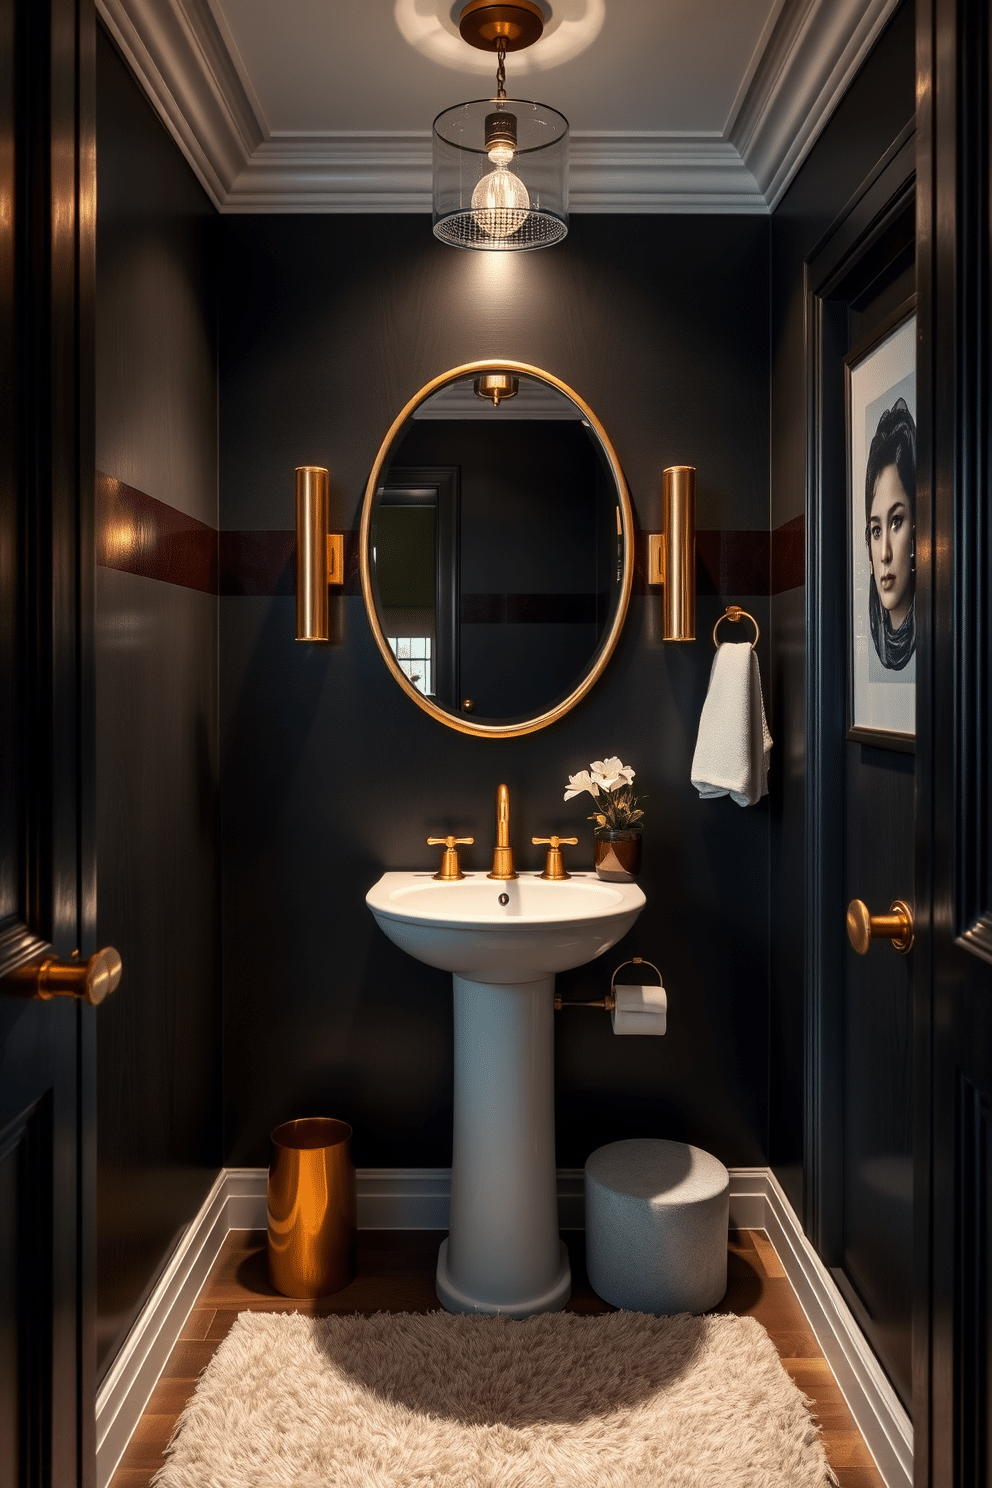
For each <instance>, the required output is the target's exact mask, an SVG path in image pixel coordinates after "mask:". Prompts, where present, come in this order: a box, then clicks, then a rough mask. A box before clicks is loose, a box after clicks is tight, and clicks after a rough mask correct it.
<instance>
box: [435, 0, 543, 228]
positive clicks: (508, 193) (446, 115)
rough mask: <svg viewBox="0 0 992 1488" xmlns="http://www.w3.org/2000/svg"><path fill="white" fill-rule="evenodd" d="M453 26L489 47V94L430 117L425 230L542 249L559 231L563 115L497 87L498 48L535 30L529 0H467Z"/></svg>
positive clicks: (537, 23) (502, 57)
mask: <svg viewBox="0 0 992 1488" xmlns="http://www.w3.org/2000/svg"><path fill="white" fill-rule="evenodd" d="M458 29H459V32H460V33H461V36H462V38H463V39H464V40H465V41H467V42H468V44H469V45H470V46H474V47H478V48H480V49H481V50H483V51H490V52H495V53H496V58H497V66H496V96H495V98H491V99H477V100H476V101H475V102H473V103H459V104H455V106H454V107H453V108H449V109H445V110H444V112H443V113H440V114H438V116H437V118H436V119H435V120H434V130H433V143H434V150H433V156H434V236H435V237H437V238H440V240H441V242H442V243H450V244H452V246H454V247H456V248H483V249H488V250H490V251H492V250H496V251H498V252H507V251H519V250H522V249H529V248H547V247H550V245H551V244H552V243H559V242H560V241H561V239H562V238H563V237H564V236H565V234H566V233H567V232H568V120H567V119H566V118H565V117H564V115H563V114H560V113H559V112H558V110H557V109H553V108H550V107H549V106H548V105H547V104H544V103H528V102H525V101H524V100H522V99H519V98H507V96H506V86H505V84H506V65H505V64H506V54H507V52H515V51H520V50H522V49H523V48H524V47H529V46H532V45H533V43H534V42H535V41H538V40H539V39H540V36H541V33H542V31H543V30H544V17H543V15H542V13H541V11H540V9H539V8H538V7H537V6H536V5H535V4H534V3H533V0H469V3H468V4H467V5H466V6H465V9H464V10H463V11H462V13H461V16H460V18H459V23H458Z"/></svg>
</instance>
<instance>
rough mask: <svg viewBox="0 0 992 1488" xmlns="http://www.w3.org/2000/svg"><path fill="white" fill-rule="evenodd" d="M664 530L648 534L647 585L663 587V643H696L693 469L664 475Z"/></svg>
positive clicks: (683, 467)
mask: <svg viewBox="0 0 992 1488" xmlns="http://www.w3.org/2000/svg"><path fill="white" fill-rule="evenodd" d="M664 482H665V530H664V532H649V533H648V583H649V584H660V585H663V586H664V590H665V594H664V600H663V609H664V616H663V622H662V639H663V640H666V641H694V640H695V639H696V467H695V466H694V465H669V467H668V469H667V470H666V471H665V473H664Z"/></svg>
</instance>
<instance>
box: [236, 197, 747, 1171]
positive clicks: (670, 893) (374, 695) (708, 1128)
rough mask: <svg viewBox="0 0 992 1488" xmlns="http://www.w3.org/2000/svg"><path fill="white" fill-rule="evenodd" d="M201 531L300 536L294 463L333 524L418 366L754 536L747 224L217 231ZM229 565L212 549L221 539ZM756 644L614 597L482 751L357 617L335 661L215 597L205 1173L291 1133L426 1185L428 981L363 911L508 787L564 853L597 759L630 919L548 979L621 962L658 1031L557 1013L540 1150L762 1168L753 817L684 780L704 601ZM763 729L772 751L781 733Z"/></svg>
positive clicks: (292, 226) (438, 1052) (583, 975)
mask: <svg viewBox="0 0 992 1488" xmlns="http://www.w3.org/2000/svg"><path fill="white" fill-rule="evenodd" d="M221 240H222V244H223V250H222V251H223V264H224V271H223V275H222V279H221V330H220V356H221V376H220V386H221V422H220V428H221V527H222V528H226V529H238V530H245V529H256V530H264V529H283V530H285V529H286V528H288V527H291V525H292V520H293V518H292V512H293V469H294V466H296V465H299V464H305V463H313V464H321V465H326V466H328V467H329V469H330V471H331V478H332V491H333V495H332V505H333V507H334V510H333V513H332V522H334V523H338V524H343V525H344V526H345V527H353V526H354V525H355V524H356V523H357V520H358V512H359V507H360V501H361V495H362V491H363V486H364V483H365V480H366V478H367V475H368V472H369V469H370V467H371V465H372V462H373V460H374V458H375V454H376V451H377V448H378V445H379V442H380V440H381V439H382V437H383V435H384V434H385V432H386V430H387V428H388V426H389V424H390V422H391V420H392V418H393V417H394V415H395V414H396V412H397V411H398V410H399V408H400V407H401V406H402V405H403V403H404V402H405V401H406V399H407V398H409V397H410V396H411V395H412V394H413V393H414V392H415V391H416V390H417V388H418V387H420V386H421V385H423V384H424V383H425V382H426V381H427V380H428V379H429V378H431V377H433V376H434V375H435V374H437V373H438V372H440V371H442V370H443V369H445V368H447V367H450V366H453V365H455V364H458V363H460V362H463V361H468V360H471V359H473V358H479V357H499V356H506V357H513V358H517V359H520V360H523V361H529V362H533V363H536V364H537V365H539V366H542V367H545V368H547V369H548V370H549V371H551V372H553V373H555V374H556V375H558V376H559V377H561V378H563V379H564V380H565V381H566V382H568V383H570V384H571V385H572V386H573V387H574V388H576V389H577V390H578V391H579V392H580V393H581V394H582V395H583V396H584V397H585V398H586V399H587V400H588V401H589V402H590V404H591V405H592V406H593V408H595V409H596V411H597V413H598V414H599V415H600V417H601V418H602V420H603V422H604V424H605V427H606V429H607V430H608V432H609V434H610V436H611V438H612V440H613V442H614V444H615V445H616V447H617V450H618V452H619V456H620V459H621V461H622V463H623V465H624V468H625V470H626V474H627V477H628V480H629V482H630V486H631V490H632V495H633V500H634V504H635V508H636V510H637V514H638V518H639V520H640V523H641V525H642V526H643V527H645V528H648V529H651V528H654V529H657V528H658V527H660V526H661V511H660V478H661V472H662V470H663V468H664V466H666V465H668V464H672V463H692V464H695V465H697V466H698V469H699V524H700V526H701V527H704V528H725V529H748V528H750V529H761V530H764V531H767V518H768V509H769V492H768V455H769V451H768V375H769V366H768V313H769V306H768V265H769V260H768V254H769V224H768V221H767V220H765V219H760V218H750V219H735V218H729V217H708V218H686V217H682V218H680V217H635V218H631V219H626V220H624V219H616V218H612V219H611V218H606V217H577V218H574V219H573V222H572V228H571V232H570V235H569V237H568V239H567V241H566V242H565V244H564V245H563V246H562V247H560V248H556V249H554V250H552V251H549V252H546V253H535V254H521V255H506V256H505V257H500V256H498V255H486V254H473V253H458V252H455V251H453V250H451V249H448V248H444V247H441V246H440V245H438V244H436V243H435V242H434V240H433V238H432V236H431V232H430V224H429V222H428V221H427V220H426V219H425V218H421V217H396V218H392V219H382V218H379V219H377V218H374V217H370V218H366V219H363V218H360V217H313V218H308V217H303V216H296V217H289V218H282V219H280V218H278V217H273V216H264V217H257V218H249V217H228V218H224V219H222V222H221ZM222 551H223V545H222ZM730 599H734V600H739V601H741V602H742V603H744V604H746V605H748V607H749V608H752V609H753V610H754V612H755V614H756V615H757V617H758V619H759V622H760V623H761V624H762V627H764V625H765V622H766V620H767V614H768V602H767V598H762V597H760V596H759V597H757V598H755V597H752V596H750V595H748V594H740V593H736V594H727V595H725V596H721V597H720V598H717V597H714V596H713V595H710V596H709V597H704V598H703V599H701V601H700V605H699V618H698V634H699V636H700V639H699V641H698V642H697V643H696V644H695V645H686V646H677V645H667V646H666V645H663V644H662V643H661V642H660V641H659V640H658V634H659V613H658V603H659V602H658V600H657V598H656V597H654V596H651V597H650V598H643V597H642V598H635V600H634V601H633V603H632V606H631V610H630V615H629V619H628V622H627V625H626V628H625V631H624V635H623V637H622V640H621V644H620V646H619V649H618V652H617V654H616V655H615V657H614V659H613V661H612V662H611V665H610V667H609V670H608V672H607V674H606V675H605V677H604V678H603V679H602V680H601V681H600V683H599V685H598V686H597V687H596V688H595V689H594V690H593V692H592V694H591V695H590V696H589V698H588V699H586V700H585V701H584V702H583V703H582V704H581V705H580V706H579V707H578V708H577V709H576V710H575V711H574V712H573V713H572V714H571V715H569V717H568V718H566V719H564V720H563V721H562V722H561V723H559V724H557V725H555V726H554V727H552V728H550V729H547V730H545V731H543V732H540V733H537V734H533V735H529V736H527V737H525V738H521V739H516V740H508V741H502V742H496V741H482V740H478V739H473V738H469V737H466V736H464V735H460V734H457V733H454V732H453V731H451V730H449V729H446V728H443V727H442V726H440V725H438V724H436V723H435V722H433V721H432V720H431V719H429V718H427V717H426V716H425V715H424V714H423V713H421V712H420V710H419V709H417V708H416V707H415V706H414V705H413V704H412V703H410V702H409V701H408V700H407V699H406V698H405V697H404V696H403V695H402V693H401V692H400V691H399V689H398V688H397V687H396V685H395V684H394V683H393V682H392V680H391V679H390V677H389V675H388V674H387V672H386V670H385V667H384V666H383V663H382V661H381V660H380V658H379V656H378V653H377V652H376V650H375V647H374V645H373V642H372V638H371V635H370V633H369V629H368V625H367V623H366V619H365V614H364V607H363V604H362V601H361V599H360V598H359V597H336V598H335V600H334V605H335V607H336V609H337V611H338V617H337V618H338V622H339V624H340V637H339V642H338V644H336V645H331V646H325V647H313V646H305V645H298V644H297V643H296V642H295V640H294V638H293V636H294V606H293V600H292V598H291V597H290V596H289V595H288V594H283V595H281V596H271V595H265V594H263V595H258V594H256V595H255V596H254V597H244V596H243V595H241V596H238V597H228V598H223V599H222V601H221V669H220V681H221V780H222V844H223V846H222V853H223V873H222V881H223V967H224V1020H225V1050H224V1057H225V1076H224V1092H225V1107H226V1114H225V1160H226V1161H227V1162H229V1163H232V1164H240V1163H259V1162H264V1161H265V1160H266V1158H267V1151H268V1149H267V1136H268V1133H269V1130H270V1129H271V1127H272V1126H273V1125H274V1124H275V1123H276V1122H278V1121H281V1120H283V1119H286V1118H289V1117H294V1116H301V1115H306V1114H309V1113H317V1112H327V1113H330V1114H334V1115H337V1116H341V1117H345V1118H347V1119H348V1120H349V1121H351V1122H352V1123H353V1124H354V1128H355V1142H354V1153H355V1158H356V1161H357V1162H358V1163H359V1164H362V1165H370V1166H390V1165H396V1166H406V1165H410V1166H416V1165H425V1166H430V1165H443V1164H447V1163H448V1162H450V1157H451V1149H450V1130H451V993H450V980H449V978H448V977H447V976H445V975H444V974H442V973H440V972H436V971H433V970H431V969H429V968H427V967H425V966H421V965H420V964H418V963H416V962H414V961H412V960H410V959H409V958H407V957H406V956H404V955H403V954H402V953H401V952H400V951H398V950H396V949H395V948H394V947H393V946H392V945H391V944H390V943H389V942H388V941H387V940H386V939H385V938H384V937H383V936H382V935H381V934H380V932H379V931H378V930H377V929H376V927H375V926H374V924H373V921H372V919H371V916H370V915H369V913H368V911H367V909H366V907H365V904H364V895H365V892H366V890H367V888H368V887H369V885H370V884H371V883H373V882H374V881H375V879H376V878H378V876H379V875H380V873H382V872H383V870H384V869H387V868H401V867H422V866H426V865H428V864H430V863H432V862H433V859H434V856H435V850H434V849H428V848H427V847H426V846H425V844H424V839H425V837H427V836H428V835H429V834H437V833H438V832H441V831H444V830H451V829H454V828H457V829H458V832H459V835H469V834H471V835H474V836H475V837H476V839H477V846H476V847H475V849H473V850H471V851H470V852H469V855H468V859H467V861H468V865H469V866H470V867H473V868H482V867H484V866H488V864H487V854H489V853H490V852H491V847H492V842H493V837H494V798H495V790H496V786H497V784H498V783H499V782H500V781H502V780H505V781H506V782H507V783H508V784H509V787H510V792H511V802H512V822H513V840H514V842H515V844H516V846H517V848H518V851H519V858H520V861H521V862H522V864H523V865H524V866H536V865H538V863H539V858H538V855H537V854H538V851H539V850H537V849H534V848H531V847H530V846H524V844H525V843H528V844H529V839H530V837H531V836H532V835H547V833H548V832H549V831H563V830H565V831H567V832H568V833H569V835H571V833H572V832H573V831H574V830H578V832H579V834H580V836H581V838H582V844H581V846H580V847H579V848H577V849H575V850H574V855H573V861H574V862H575V863H576V864H577V865H578V866H588V865H589V864H590V861H591V828H590V826H589V824H588V823H586V822H585V821H584V816H585V808H584V807H583V805H582V803H581V802H580V801H573V802H569V803H568V804H567V805H565V804H564V803H563V801H562V794H563V789H564V784H565V780H566V776H567V774H568V773H569V772H574V771H575V770H577V769H579V768H582V767H585V766H587V765H588V763H589V761H590V760H592V759H596V758H599V757H602V756H603V755H604V754H612V753H617V754H620V755H621V756H622V757H623V759H624V760H625V761H626V762H628V763H630V764H632V765H633V766H634V767H635V769H636V770H637V772H638V784H639V785H640V786H641V787H642V788H643V790H644V791H645V792H646V794H647V795H648V797H649V800H648V802H647V803H646V804H647V835H646V848H645V873H644V879H643V883H644V888H645V891H646V893H647V897H648V907H647V909H646V910H645V911H644V913H643V915H642V916H641V919H640V921H639V923H638V924H637V926H636V927H635V929H634V930H633V932H632V933H631V934H630V936H629V937H628V938H627V940H626V941H625V942H624V943H623V944H622V945H620V946H619V947H617V948H616V949H615V950H614V951H612V952H610V953H609V954H608V955H607V956H605V957H604V958H603V959H602V960H601V961H600V962H599V963H596V964H594V965H592V966H590V967H588V968H586V969H583V970H580V971H577V972H575V973H571V974H569V975H567V976H564V977H562V978H561V979H560V982H561V985H562V988H563V990H564V991H565V992H566V994H577V995H588V996H594V995H599V996H601V995H602V994H603V992H604V991H605V990H606V987H607V984H608V980H609V975H610V971H611V969H612V967H613V966H614V965H616V964H617V963H619V962H620V961H621V960H623V959H624V958H625V957H626V956H628V955H630V954H632V953H640V954H643V955H645V956H647V957H650V958H651V959H652V960H654V961H657V962H658V964H659V965H660V966H661V968H662V971H663V973H664V977H665V982H666V985H667V987H668V989H669V999H670V1001H669V1007H670V1014H669V1027H670V1032H669V1034H668V1036H667V1037H666V1038H664V1039H617V1038H614V1037H613V1036H612V1034H611V1032H610V1028H609V1022H608V1019H607V1017H606V1015H604V1014H603V1013H583V1012H581V1011H578V1012H575V1011H573V1012H565V1013H563V1014H561V1015H560V1017H559V1020H558V1044H557V1066H556V1077H557V1093H558V1160H559V1163H560V1164H562V1165H566V1166H568V1165H576V1164H581V1163H582V1162H583V1161H584V1159H585V1157H586V1156H587V1154H588V1153H589V1151H590V1150H591V1149H592V1148H593V1147H595V1146H597V1145H598V1144H599V1143H601V1142H604V1141H607V1140H610V1139H612V1138H617V1137H621V1136H630V1135H636V1134H649V1133H650V1134H657V1135H665V1136H670V1137H676V1138H687V1139H690V1140H692V1141H694V1142H697V1143H699V1144H701V1145H702V1146H704V1147H707V1148H709V1149H710V1150H712V1151H713V1152H715V1153H717V1154H718V1155H719V1156H720V1157H721V1158H723V1159H725V1160H726V1161H728V1162H731V1163H760V1162H764V1161H765V1160H766V1128H767V1088H768V1059H767V1047H768V1024H767V1007H768V891H767V884H768V810H767V803H765V804H762V805H760V806H758V807H757V808H755V809H749V810H741V809H740V808H739V807H737V806H735V805H733V804H732V803H731V802H730V801H728V800H722V801H716V802H707V803H701V802H700V801H699V799H698V798H697V796H696V792H695V791H694V790H693V789H692V787H691V785H690V783H689V765H690V760H691V755H692V749H693V746H694V742H695V736H696V729H697V725H698V720H699V712H700V708H701V705H702V700H703V697H704V694H705V690H706V683H707V678H708V674H709V670H710V664H711V660H712V655H713V650H712V645H711V642H710V631H711V629H712V626H713V623H714V620H715V618H716V615H717V614H718V613H719V612H720V611H721V610H722V607H723V605H724V604H725V603H726V601H727V600H730ZM775 726H776V725H775V721H774V720H773V722H772V728H773V730H774V728H775Z"/></svg>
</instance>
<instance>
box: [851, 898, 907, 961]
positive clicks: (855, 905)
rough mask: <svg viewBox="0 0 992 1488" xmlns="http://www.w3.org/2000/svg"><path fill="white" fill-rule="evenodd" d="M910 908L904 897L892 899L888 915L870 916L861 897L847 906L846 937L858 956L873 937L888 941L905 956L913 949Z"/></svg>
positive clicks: (865, 952) (864, 952)
mask: <svg viewBox="0 0 992 1488" xmlns="http://www.w3.org/2000/svg"><path fill="white" fill-rule="evenodd" d="M913 936H914V926H913V911H912V910H911V909H910V907H909V905H908V904H907V903H906V901H905V900H904V899H893V901H892V903H891V905H890V906H889V912H888V914H880V915H873V914H870V913H869V912H868V906H867V904H866V903H865V902H864V900H863V899H852V900H851V902H850V904H849V905H848V906H847V938H848V940H849V941H850V942H851V944H852V946H853V947H854V949H855V950H856V951H857V953H858V955H859V956H866V955H867V954H868V947H869V946H870V945H871V943H872V941H873V940H891V942H892V949H893V950H895V951H898V952H899V953H900V954H901V955H903V956H906V955H908V954H909V952H910V951H911V950H912V949H913Z"/></svg>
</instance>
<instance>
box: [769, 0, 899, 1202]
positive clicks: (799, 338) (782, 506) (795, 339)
mask: <svg viewBox="0 0 992 1488" xmlns="http://www.w3.org/2000/svg"><path fill="white" fill-rule="evenodd" d="M915 106H916V96H915V53H914V14H913V6H912V0H907V3H905V4H903V5H902V6H901V7H900V9H899V10H898V11H897V12H896V14H895V16H894V17H893V19H892V21H891V22H890V24H889V26H888V27H887V29H886V31H885V32H884V33H883V35H882V37H881V38H880V40H879V42H878V44H877V45H876V47H875V48H874V50H873V51H872V53H871V56H870V57H869V58H868V60H867V62H866V63H865V65H864V67H863V68H862V69H861V71H860V73H859V74H858V76H857V78H856V79H855V80H854V82H853V84H852V85H851V87H850V88H849V90H848V92H847V93H846V94H845V96H844V99H843V101H842V102H841V104H840V106H839V107H838V109H837V112H836V113H835V114H834V116H833V118H832V119H831V121H830V123H829V124H828V126H827V128H826V129H825V130H824V132H823V134H822V135H821V136H820V138H819V140H818V141H817V143H816V145H815V147H814V149H813V150H812V151H811V152H810V155H809V157H808V159H807V160H806V162H805V163H804V165H803V167H802V169H801V170H800V172H799V174H798V175H797V176H796V178H795V180H794V181H793V183H792V185H791V186H790V188H789V191H788V192H787V194H786V196H785V197H784V199H783V201H782V203H781V205H780V206H779V207H778V209H777V210H776V212H775V214H774V216H773V217H772V225H771V231H772V303H771V328H772V350H771V355H772V378H771V398H772V407H771V415H772V450H771V455H772V492H771V510H772V526H773V527H779V526H781V525H782V524H783V523H786V522H788V521H790V520H791V519H792V518H795V517H797V516H800V515H802V514H803V512H804V510H805V493H806V406H805V350H804V336H803V314H804V310H803V269H804V264H805V261H806V259H807V258H808V257H809V256H810V255H811V253H812V252H813V250H814V248H815V247H816V245H817V244H818V242H819V241H820V239H821V238H822V237H823V236H824V234H825V233H826V232H827V230H828V228H829V227H830V225H831V223H832V222H833V221H834V219H835V218H836V217H838V216H839V215H840V213H841V212H842V210H843V209H844V207H845V205H846V204H847V203H848V202H849V201H850V200H851V198H852V197H853V196H854V194H855V192H856V191H857V190H858V188H859V186H860V185H861V183H862V182H863V181H864V180H865V179H866V177H867V176H868V175H869V174H870V173H871V172H872V170H873V169H874V167H875V166H876V165H877V163H878V161H879V160H880V159H881V157H882V156H883V155H884V154H885V152H886V150H887V149H888V148H889V146H890V145H891V144H892V142H893V141H894V140H895V138H896V137H897V135H898V134H899V133H900V131H901V130H903V129H904V128H905V127H906V125H907V124H909V123H911V122H912V119H913V116H914V111H915ZM805 600H806V591H805V589H804V588H793V589H790V590H788V591H787V592H785V593H782V594H778V595H776V596H775V597H774V599H773V601H772V694H773V700H774V712H775V715H776V718H777V720H778V730H777V734H776V744H777V746H778V754H777V759H778V762H779V765H780V769H779V771H778V772H777V773H776V775H775V777H774V782H775V783H774V786H773V790H772V836H771V841H772V849H771V863H772V879H771V903H772V915H771V944H772V963H771V1085H770V1142H771V1160H772V1164H773V1166H774V1167H775V1168H776V1171H777V1173H778V1176H779V1177H780V1178H781V1180H782V1181H783V1183H784V1185H785V1187H786V1189H787V1191H788V1193H789V1197H790V1199H791V1200H792V1202H793V1204H794V1205H795V1206H796V1208H797V1209H798V1210H800V1212H801V1208H802V1157H803V1146H802V1144H803V1102H804V1082H803V1075H804V1066H805V1058H806V1054H805V1045H804V1026H803V1006H804V991H803V988H804V981H805V968H804V956H805V939H804V925H805V920H806V904H805V854H806V844H805V795H804V793H805V784H806V781H805V768H804V750H805V710H804V701H803V694H804V686H805Z"/></svg>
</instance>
